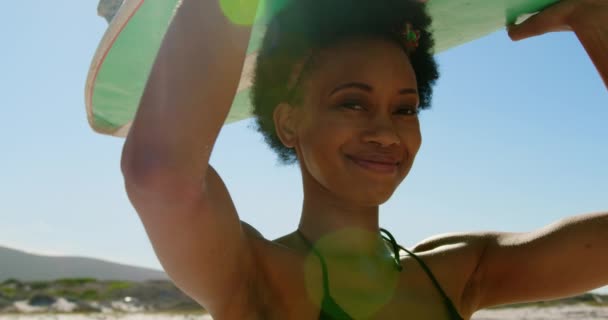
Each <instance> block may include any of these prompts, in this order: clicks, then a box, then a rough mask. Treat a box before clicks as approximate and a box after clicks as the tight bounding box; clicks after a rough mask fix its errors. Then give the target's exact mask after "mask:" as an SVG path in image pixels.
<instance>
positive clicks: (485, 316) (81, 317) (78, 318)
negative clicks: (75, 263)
mask: <svg viewBox="0 0 608 320" xmlns="http://www.w3.org/2000/svg"><path fill="white" fill-rule="evenodd" d="M91 319H94V320H212V319H211V317H210V316H208V315H203V314H166V313H156V314H144V313H131V314H101V313H98V314H0V320H91ZM471 319H472V320H596V319H608V307H590V306H588V305H568V306H557V307H544V308H536V307H527V308H509V309H492V310H482V311H479V312H477V313H476V314H475V315H474V316H473V318H471Z"/></svg>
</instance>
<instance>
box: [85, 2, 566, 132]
mask: <svg viewBox="0 0 608 320" xmlns="http://www.w3.org/2000/svg"><path fill="white" fill-rule="evenodd" d="M404 1H406V0H404ZM557 1H558V0H429V1H428V7H429V12H430V14H431V16H432V17H433V30H434V37H435V43H436V44H435V49H436V50H435V51H436V53H440V52H443V51H445V50H447V49H450V48H453V47H455V46H458V45H461V44H464V43H467V42H469V41H472V40H475V39H477V38H480V37H482V36H485V35H488V34H490V33H493V32H495V31H497V30H500V29H502V28H504V26H505V25H506V24H507V23H512V22H514V21H515V20H516V19H517V18H518V17H520V16H522V15H525V14H532V13H535V12H538V11H540V10H542V9H543V8H545V7H547V6H549V5H551V4H553V3H555V2H557ZM179 2H180V0H125V1H124V3H123V4H122V6H121V7H120V9H119V10H118V12H117V14H116V16H114V18H113V19H112V21H111V23H110V26H109V27H108V30H107V31H106V33H105V34H104V36H103V38H102V40H101V43H100V44H99V47H98V49H97V51H96V53H95V56H94V58H93V61H92V63H91V68H90V70H89V74H88V77H87V83H86V89H85V99H86V109H87V118H88V121H89V124H90V125H91V127H92V128H93V130H95V131H96V132H99V133H102V134H108V135H113V136H118V137H124V136H126V134H127V133H128V129H129V127H130V125H131V121H132V120H133V118H134V116H135V112H136V111H137V107H138V105H139V100H140V98H141V96H142V94H143V91H144V88H145V85H146V82H147V79H148V76H149V73H150V70H151V69H152V65H153V63H154V60H155V58H156V54H157V52H158V50H159V48H160V46H161V42H162V39H163V36H164V35H165V33H166V31H167V29H168V27H169V24H170V22H171V19H172V18H173V14H174V13H175V9H176V7H177V5H178V4H179ZM264 2H265V5H263V6H260V10H259V12H258V14H257V18H256V22H255V24H254V26H253V31H252V36H251V40H250V43H249V48H248V55H247V58H246V61H245V67H244V69H243V74H242V76H241V82H240V83H239V89H238V92H237V94H236V96H235V99H234V102H233V105H232V108H231V109H230V113H229V115H228V118H227V120H226V123H231V122H235V121H239V120H243V119H246V118H249V117H250V116H251V112H250V103H249V87H250V74H251V70H253V62H254V61H255V54H256V51H257V50H258V48H259V46H260V44H261V40H262V37H263V35H264V31H265V25H266V23H267V22H268V21H269V20H270V18H271V17H272V14H273V13H274V12H276V8H277V6H278V3H282V2H284V0H265V1H264Z"/></svg>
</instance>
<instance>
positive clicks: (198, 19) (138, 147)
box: [121, 0, 256, 318]
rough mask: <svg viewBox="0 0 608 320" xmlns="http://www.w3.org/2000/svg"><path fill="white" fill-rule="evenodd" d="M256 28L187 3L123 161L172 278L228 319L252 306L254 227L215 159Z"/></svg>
mask: <svg viewBox="0 0 608 320" xmlns="http://www.w3.org/2000/svg"><path fill="white" fill-rule="evenodd" d="M235 1H236V0H235ZM235 1H233V2H235ZM250 7H251V6H250ZM251 14H252V15H253V14H255V12H252V13H251ZM250 32H251V28H250V27H243V26H237V25H235V24H232V23H230V21H229V20H228V19H227V18H226V17H225V16H224V14H223V13H222V10H221V8H220V6H219V0H213V1H210V0H183V1H182V5H181V7H180V8H179V9H178V11H177V13H176V16H175V18H174V19H173V21H172V23H171V26H170V28H169V30H168V32H167V34H166V36H165V38H164V40H163V43H162V46H161V48H160V51H159V54H158V56H157V58H156V61H155V64H154V67H153V69H152V72H151V75H150V78H149V80H148V83H147V85H146V88H145V91H144V94H143V97H142V99H141V103H140V106H139V110H138V111H137V114H136V116H135V119H134V121H133V124H132V127H131V130H130V132H129V135H128V137H127V140H126V142H125V146H124V149H123V155H122V163H121V167H122V171H123V175H124V178H125V185H126V189H127V193H128V195H129V199H130V200H131V202H132V204H133V206H134V207H135V209H136V211H137V212H138V214H139V216H140V218H141V220H142V222H143V224H144V227H145V229H146V232H147V234H148V236H149V238H150V240H151V242H152V245H153V247H154V250H155V252H156V254H157V256H158V257H159V259H160V262H161V264H162V265H163V267H164V268H165V270H166V271H167V273H168V274H169V276H170V277H171V278H172V279H173V281H174V282H175V283H176V285H177V286H179V287H180V288H181V289H182V290H183V291H185V292H186V293H187V294H188V295H190V296H191V297H193V298H194V299H195V300H197V301H198V302H199V303H201V304H202V305H203V306H204V307H205V308H206V309H207V310H209V311H211V312H212V314H214V315H215V314H223V315H224V317H227V318H234V317H233V316H229V315H227V314H226V312H235V310H236V311H239V312H242V313H244V312H246V310H252V309H250V308H253V306H251V305H249V304H250V303H251V300H250V299H248V298H249V297H248V296H247V295H249V294H250V293H251V292H252V291H253V288H252V286H253V280H254V279H255V278H256V277H255V272H256V268H255V264H254V258H253V257H254V254H253V252H252V250H251V248H250V246H251V244H250V243H251V241H249V239H248V238H249V237H250V236H249V235H248V234H249V233H248V232H246V230H244V229H243V227H242V226H241V222H240V220H239V218H238V215H237V213H236V210H235V207H234V205H233V203H232V200H231V198H230V195H229V194H228V191H227V190H226V187H225V186H224V184H223V182H222V180H221V179H220V177H219V176H218V174H217V173H216V172H215V170H213V168H211V166H210V165H209V157H210V154H211V150H212V149H213V145H214V143H215V141H216V138H217V136H218V134H219V131H220V129H221V127H222V125H223V123H224V121H225V119H226V116H227V114H228V111H229V108H230V106H231V105H232V100H233V98H234V95H235V93H236V90H237V85H238V82H239V79H240V75H241V70H242V67H243V63H244V60H245V54H246V49H247V45H248V42H249V37H250ZM235 307H236V308H235ZM233 315H234V316H237V314H233Z"/></svg>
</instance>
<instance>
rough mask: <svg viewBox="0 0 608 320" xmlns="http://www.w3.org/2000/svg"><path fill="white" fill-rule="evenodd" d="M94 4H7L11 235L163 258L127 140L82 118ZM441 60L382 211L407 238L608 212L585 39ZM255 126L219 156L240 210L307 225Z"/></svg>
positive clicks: (3, 31)
mask: <svg viewBox="0 0 608 320" xmlns="http://www.w3.org/2000/svg"><path fill="white" fill-rule="evenodd" d="M431 1H432V0H431ZM96 7H97V1H93V0H86V1H73V0H55V1H47V0H30V1H9V2H7V3H5V4H4V12H7V13H10V14H5V15H4V17H3V19H2V20H1V22H0V36H1V38H2V39H3V40H4V42H3V45H2V49H0V57H1V58H0V70H2V71H1V72H0V88H2V90H1V96H2V104H1V106H0V115H1V116H2V120H3V121H2V125H1V126H0V146H1V149H0V154H1V155H0V221H1V222H0V245H3V246H8V247H11V248H16V249H22V250H26V251H29V252H33V253H43V254H53V255H77V256H87V257H96V258H102V259H105V260H110V261H115V262H121V263H127V264H132V265H138V266H146V267H152V268H160V263H159V262H158V260H157V259H156V256H155V255H154V252H153V250H152V247H151V245H150V243H149V241H148V238H147V236H146V233H145V231H144V229H143V227H142V225H141V223H140V221H139V218H138V217H137V214H136V213H135V211H134V209H133V208H132V206H131V204H130V203H129V201H128V199H127V196H126V193H125V190H124V186H123V180H122V175H121V172H120V154H121V149H122V145H123V143H124V139H121V138H114V137H109V136H103V135H100V134H97V133H94V132H93V131H92V130H91V129H90V128H89V126H88V123H87V120H86V112H85V106H84V85H85V80H86V76H87V72H88V69H89V66H90V63H91V59H92V57H93V54H94V52H95V49H96V47H97V45H98V43H99V41H100V39H101V37H102V35H103V33H104V31H105V28H106V27H107V23H106V22H105V20H104V19H102V18H100V17H97V15H96ZM437 59H438V62H439V65H440V72H441V74H442V77H441V79H440V80H439V81H438V83H437V85H436V87H435V95H434V99H433V107H432V109H431V110H428V111H423V113H422V115H421V116H420V119H421V126H422V135H423V146H422V148H421V150H420V152H419V154H418V156H417V159H416V162H415V164H414V167H413V169H412V171H411V173H410V174H409V176H408V178H407V179H406V181H405V182H404V183H403V184H402V185H401V186H400V187H399V189H398V190H397V191H396V192H395V194H394V195H393V197H392V198H391V200H389V202H387V203H386V204H385V205H383V206H382V207H381V217H380V219H381V226H383V227H384V228H387V229H388V230H390V231H391V232H392V233H393V234H394V235H395V237H396V239H397V240H398V242H400V243H401V244H403V245H404V246H406V247H407V246H412V245H414V244H416V243H417V242H419V241H421V240H422V239H424V238H427V237H430V236H432V235H436V234H440V233H445V232H460V231H481V230H495V231H512V232H524V231H532V230H534V229H537V228H540V227H543V226H545V225H547V224H550V223H552V222H555V221H557V220H559V219H561V218H565V217H568V216H571V215H576V214H582V213H587V212H595V211H602V210H604V211H605V210H607V209H608V201H607V200H608V166H606V165H605V164H606V163H608V141H606V137H608V126H606V124H605V123H606V119H608V94H607V91H606V87H605V86H604V84H603V83H602V81H601V79H600V77H599V75H598V74H597V72H596V71H595V68H594V67H593V65H592V63H591V62H590V60H589V58H588V57H587V55H586V53H585V51H584V50H583V48H582V47H581V45H580V44H579V43H578V41H577V39H576V37H575V36H574V35H573V34H571V33H556V34H549V35H545V36H542V37H539V38H534V39H529V40H526V41H523V42H517V43H513V42H511V41H510V40H509V39H508V37H507V35H506V33H505V32H504V31H498V32H496V33H494V34H492V35H489V36H487V37H484V38H482V39H479V40H477V41H474V42H472V43H469V44H466V45H463V46H460V47H457V48H454V49H452V50H449V51H447V52H445V53H442V54H439V55H438V56H437ZM252 125H253V123H252V122H251V121H250V120H244V121H241V122H238V123H235V124H231V125H227V126H225V127H224V128H223V129H222V132H221V134H220V137H219V139H218V142H217V144H216V147H215V149H214V151H213V155H212V159H211V163H212V165H213V166H214V167H215V168H216V170H217V171H218V172H219V173H220V175H221V176H222V178H223V179H224V181H225V183H226V185H227V186H228V189H229V191H230V193H231V195H232V198H233V200H234V202H235V205H236V207H237V210H238V212H239V215H240V217H241V219H242V220H244V221H246V222H248V223H249V224H251V225H253V226H254V227H256V228H257V229H258V230H259V231H260V232H261V233H262V234H263V235H264V236H266V237H267V238H269V239H273V238H277V237H279V236H281V235H283V234H287V233H290V232H292V231H293V230H295V229H296V227H297V223H298V219H299V212H300V209H301V202H302V188H301V180H300V176H299V171H298V169H297V167H296V166H280V165H278V162H277V160H276V157H275V155H274V154H273V153H272V151H270V149H269V148H268V147H266V145H265V144H264V143H263V140H262V138H261V136H260V135H259V134H258V133H257V132H256V131H255V130H254V129H253V127H252ZM591 263H592V262H591ZM607 292H608V291H607Z"/></svg>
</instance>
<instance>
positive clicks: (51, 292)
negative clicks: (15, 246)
mask: <svg viewBox="0 0 608 320" xmlns="http://www.w3.org/2000/svg"><path fill="white" fill-rule="evenodd" d="M59 298H63V299H66V300H67V301H69V302H71V303H74V304H76V305H77V308H76V309H75V310H74V311H76V312H82V311H86V312H94V311H101V310H102V308H103V307H106V308H113V309H115V308H117V307H116V304H117V303H118V304H119V305H120V306H119V308H129V307H130V306H132V307H134V309H136V310H144V311H168V312H172V311H175V312H202V311H203V309H202V308H201V307H200V306H199V305H198V304H197V303H196V302H195V301H193V300H192V299H190V298H189V297H188V296H186V295H185V294H184V293H183V292H181V291H180V290H179V289H178V288H177V287H176V286H175V285H174V284H173V283H171V282H170V281H165V280H155V281H145V282H130V281H120V280H115V281H99V280H96V279H93V278H76V279H57V280H54V281H32V282H22V281H19V280H17V279H8V280H6V281H4V282H2V283H0V312H2V311H7V310H8V311H9V312H10V311H15V310H14V309H15V307H14V303H15V302H18V301H28V303H29V304H30V305H33V306H49V305H52V304H53V303H54V302H55V301H57V300H58V299H59Z"/></svg>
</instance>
